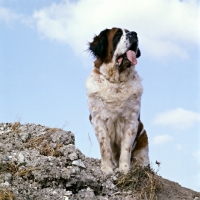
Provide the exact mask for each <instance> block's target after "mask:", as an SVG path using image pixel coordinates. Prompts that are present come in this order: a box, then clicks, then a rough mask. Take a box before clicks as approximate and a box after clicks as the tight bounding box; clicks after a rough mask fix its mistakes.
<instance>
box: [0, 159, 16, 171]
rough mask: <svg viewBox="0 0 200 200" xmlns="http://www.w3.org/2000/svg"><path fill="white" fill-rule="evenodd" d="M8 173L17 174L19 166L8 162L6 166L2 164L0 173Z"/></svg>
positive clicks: (0, 164)
mask: <svg viewBox="0 0 200 200" xmlns="http://www.w3.org/2000/svg"><path fill="white" fill-rule="evenodd" d="M8 171H9V172H11V173H12V174H15V173H16V172H17V171H18V166H17V165H15V164H14V163H11V162H8V163H6V164H2V163H0V173H2V172H8Z"/></svg>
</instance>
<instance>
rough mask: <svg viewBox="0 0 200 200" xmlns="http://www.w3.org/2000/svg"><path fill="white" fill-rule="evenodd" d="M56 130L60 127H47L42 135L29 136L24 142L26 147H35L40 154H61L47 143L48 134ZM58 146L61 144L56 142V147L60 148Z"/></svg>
mask: <svg viewBox="0 0 200 200" xmlns="http://www.w3.org/2000/svg"><path fill="white" fill-rule="evenodd" d="M57 130H60V129H56V128H49V129H47V130H46V131H47V132H46V133H45V134H44V135H40V136H37V137H34V138H31V139H30V140H29V141H28V142H27V143H26V147H27V148H35V149H37V150H38V151H39V152H40V154H42V155H44V156H55V157H59V156H61V155H62V154H61V152H60V151H57V150H56V149H54V148H53V147H51V146H50V145H49V141H50V135H51V134H52V133H53V132H55V131H57ZM60 147H62V144H59V143H58V144H57V145H56V148H60Z"/></svg>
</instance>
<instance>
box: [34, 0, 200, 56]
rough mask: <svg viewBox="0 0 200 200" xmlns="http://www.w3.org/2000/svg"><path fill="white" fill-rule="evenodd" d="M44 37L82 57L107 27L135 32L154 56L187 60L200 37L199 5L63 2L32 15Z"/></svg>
mask: <svg viewBox="0 0 200 200" xmlns="http://www.w3.org/2000/svg"><path fill="white" fill-rule="evenodd" d="M33 19H34V20H35V23H36V27H37V30H38V31H39V32H40V33H41V35H42V36H43V37H47V38H49V39H54V40H58V41H61V42H66V43H68V44H69V45H70V46H71V47H72V48H73V49H74V51H75V52H76V53H78V54H80V53H81V52H83V51H84V50H85V49H86V48H87V47H86V44H87V41H90V40H92V38H93V36H94V34H98V33H99V32H100V31H101V30H103V29H105V28H111V27H113V26H117V27H122V28H128V29H130V30H135V31H137V32H138V34H139V39H140V44H141V45H142V48H143V51H146V52H147V53H149V55H151V56H153V57H162V58H163V57H169V56H172V55H174V56H178V57H179V58H183V59H185V58H187V57H188V51H189V50H188V46H187V48H186V46H185V45H186V44H187V45H188V43H189V44H190V45H196V44H197V43H198V42H199V38H198V30H199V26H198V4H197V2H196V1H195V0H186V1H178V0H175V1H174V0H169V1H166V0H152V1H146V2H145V4H144V2H142V1H136V0H124V1H123V2H122V1H121V0H109V1H107V0H101V1H99V0H93V1H91V0H79V1H76V2H73V1H69V0H63V1H62V2H61V3H53V4H51V5H50V6H49V7H46V8H43V9H41V10H37V11H35V12H34V14H33Z"/></svg>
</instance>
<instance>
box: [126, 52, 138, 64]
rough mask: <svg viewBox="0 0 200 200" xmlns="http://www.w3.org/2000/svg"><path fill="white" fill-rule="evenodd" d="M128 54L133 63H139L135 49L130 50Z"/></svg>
mask: <svg viewBox="0 0 200 200" xmlns="http://www.w3.org/2000/svg"><path fill="white" fill-rule="evenodd" d="M126 56H127V58H128V59H129V60H130V61H131V63H132V65H137V59H136V54H135V52H134V51H131V50H128V51H127V52H126Z"/></svg>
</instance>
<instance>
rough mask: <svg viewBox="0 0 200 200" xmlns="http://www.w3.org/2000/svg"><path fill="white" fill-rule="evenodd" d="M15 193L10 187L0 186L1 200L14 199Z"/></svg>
mask: <svg viewBox="0 0 200 200" xmlns="http://www.w3.org/2000/svg"><path fill="white" fill-rule="evenodd" d="M14 199H16V197H15V195H14V194H13V192H12V191H11V190H9V189H8V188H0V200H14Z"/></svg>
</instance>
